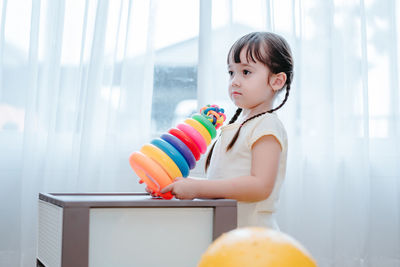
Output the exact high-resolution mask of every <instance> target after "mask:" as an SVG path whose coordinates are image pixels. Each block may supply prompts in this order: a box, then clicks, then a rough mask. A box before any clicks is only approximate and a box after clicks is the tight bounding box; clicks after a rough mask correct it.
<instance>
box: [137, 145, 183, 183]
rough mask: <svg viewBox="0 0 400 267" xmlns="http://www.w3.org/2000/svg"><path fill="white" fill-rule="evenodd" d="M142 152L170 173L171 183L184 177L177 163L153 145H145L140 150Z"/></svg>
mask: <svg viewBox="0 0 400 267" xmlns="http://www.w3.org/2000/svg"><path fill="white" fill-rule="evenodd" d="M140 152H142V153H143V154H145V155H146V156H148V157H149V158H151V159H152V160H154V161H155V162H157V163H158V164H160V165H161V167H163V169H164V170H165V171H166V172H167V173H168V175H169V177H170V178H171V181H173V180H174V179H175V178H177V177H182V173H181V171H180V170H179V168H178V166H177V165H176V164H175V162H174V161H173V160H172V159H171V158H170V157H168V155H167V154H166V153H165V152H164V151H162V150H161V149H159V148H158V147H156V146H154V145H152V144H145V145H144V146H143V147H142V148H141V149H140Z"/></svg>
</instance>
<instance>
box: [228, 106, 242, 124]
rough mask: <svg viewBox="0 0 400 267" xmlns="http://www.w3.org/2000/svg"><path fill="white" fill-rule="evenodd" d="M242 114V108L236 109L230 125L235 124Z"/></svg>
mask: <svg viewBox="0 0 400 267" xmlns="http://www.w3.org/2000/svg"><path fill="white" fill-rule="evenodd" d="M240 113H242V109H241V108H238V109H236V112H235V115H233V117H232V119H231V120H230V121H229V123H228V124H232V123H234V122H235V121H236V120H237V118H238V117H239V115H240Z"/></svg>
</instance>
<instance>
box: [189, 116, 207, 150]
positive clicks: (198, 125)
mask: <svg viewBox="0 0 400 267" xmlns="http://www.w3.org/2000/svg"><path fill="white" fill-rule="evenodd" d="M185 123H187V124H189V125H190V126H192V127H193V128H195V129H196V131H198V132H199V134H201V136H203V139H204V140H205V141H206V144H207V146H208V145H209V144H210V143H211V135H210V133H209V132H208V130H207V129H206V128H205V127H204V126H203V125H202V124H201V123H200V122H198V121H196V120H194V119H191V118H188V119H186V120H185Z"/></svg>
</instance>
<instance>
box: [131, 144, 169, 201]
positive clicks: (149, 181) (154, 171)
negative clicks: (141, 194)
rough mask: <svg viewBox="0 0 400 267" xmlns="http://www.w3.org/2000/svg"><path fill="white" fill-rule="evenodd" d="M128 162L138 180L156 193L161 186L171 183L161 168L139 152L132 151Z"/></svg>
mask: <svg viewBox="0 0 400 267" xmlns="http://www.w3.org/2000/svg"><path fill="white" fill-rule="evenodd" d="M129 163H130V165H131V167H132V169H133V170H134V171H135V173H136V174H137V175H138V176H139V177H140V180H141V181H143V182H144V183H146V185H147V186H148V187H149V188H150V189H151V190H152V191H153V192H155V193H157V194H159V192H160V190H161V189H162V188H164V187H166V186H167V185H169V184H171V183H172V181H171V178H170V177H169V176H168V174H167V173H166V172H165V171H164V170H163V168H161V166H160V165H158V164H157V163H156V162H154V161H153V160H152V159H150V158H149V157H147V156H146V155H144V154H143V153H141V152H133V153H132V155H131V156H130V157H129Z"/></svg>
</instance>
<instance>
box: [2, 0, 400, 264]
mask: <svg viewBox="0 0 400 267" xmlns="http://www.w3.org/2000/svg"><path fill="white" fill-rule="evenodd" d="M202 1H204V0H202ZM172 2H179V1H172ZM172 2H170V3H172ZM163 3H164V2H163ZM182 3H183V2H182ZM184 3H185V5H183V4H182V5H181V6H182V8H183V10H179V12H185V8H186V4H187V3H188V1H184ZM191 3H192V4H193V5H195V6H196V8H198V10H199V11H198V12H201V13H200V14H199V16H200V21H201V23H200V27H206V28H205V29H204V28H203V29H202V30H200V31H199V32H200V33H201V38H202V40H200V41H199V42H198V43H199V45H200V46H206V47H199V51H200V53H199V54H200V55H203V56H204V57H205V58H202V59H201V60H200V59H199V63H200V62H201V66H202V67H201V68H203V69H202V72H201V71H200V70H199V71H200V74H201V77H199V79H203V80H202V81H200V83H199V85H201V86H203V87H202V88H200V89H199V90H200V91H199V92H198V98H199V101H200V102H209V103H220V104H224V105H226V106H225V107H226V109H227V110H228V112H232V110H233V107H232V106H231V105H229V104H226V103H229V100H228V99H227V94H226V86H227V83H226V82H227V80H226V66H225V62H226V53H227V51H228V49H229V46H230V45H231V44H232V42H233V41H234V40H236V39H237V38H238V37H240V36H241V35H243V34H245V33H248V32H249V31H254V30H267V31H274V32H276V33H278V34H281V35H283V36H284V37H286V39H287V40H288V41H289V43H290V44H291V47H292V50H293V55H294V60H295V80H294V84H293V86H292V91H291V94H290V97H289V101H288V102H287V103H286V105H285V106H284V107H283V109H282V110H281V111H279V112H278V115H279V116H280V117H281V118H282V120H283V121H284V123H285V125H286V128H287V131H288V135H289V161H288V169H287V177H286V183H285V185H284V189H283V192H282V199H281V204H280V210H279V211H278V219H279V223H280V226H281V229H282V231H285V232H287V233H289V234H290V235H292V236H294V237H295V238H297V239H298V240H299V241H300V242H301V243H303V244H304V245H305V246H306V247H307V248H308V249H309V250H310V251H311V252H312V254H313V255H314V256H315V258H316V259H317V261H318V262H319V265H320V266H340V267H343V266H371V267H372V266H374V267H375V266H379V267H389V266H390V267H394V266H400V182H399V178H400V168H399V166H398V165H399V162H400V108H399V102H400V95H399V79H398V76H399V62H400V61H399V60H400V58H399V48H400V47H399V40H398V39H399V36H400V31H399V26H398V25H399V14H400V11H399V10H400V6H399V4H398V3H397V1H395V0H384V1H383V0H379V1H378V0H357V1H355V0H340V1H339V0H331V1H323V0H307V1H305V0H303V1H300V0H296V1H294V0H220V1H212V2H211V1H209V2H208V4H207V3H206V4H204V3H203V4H204V5H203V6H202V8H201V9H200V8H199V1H198V0H193V1H191ZM158 4H161V2H158ZM158 4H157V1H156V0H147V1H143V0H126V1H105V0H99V1H95V0H87V1H79V0H76V1H72V0H68V1H51V0H47V1H45V0H42V1H40V0H33V1H22V0H13V1H7V0H3V1H0V23H1V24H0V30H1V32H0V66H1V72H0V266H33V265H34V258H35V253H36V247H35V242H36V227H37V223H36V220H37V210H36V209H37V206H36V205H37V204H36V203H37V194H38V192H68V191H70V192H71V191H73V192H83V191H86V192H87V191H102V192H105V191H137V190H143V187H142V186H139V185H138V184H137V180H135V177H134V175H133V173H132V171H131V170H130V168H129V166H128V164H127V158H128V156H129V154H130V153H131V152H132V151H134V150H135V149H137V148H138V147H139V146H140V145H141V144H143V143H144V142H145V141H148V139H149V138H150V135H151V125H150V124H151V123H150V122H151V116H150V113H151V109H152V95H153V75H154V74H153V69H154V62H155V61H156V58H155V46H156V37H157V34H156V33H157V30H158V28H157V27H158V26H156V25H160V23H161V24H162V23H163V22H162V21H161V22H160V21H158V22H157V19H158V20H160V17H161V16H158V15H156V14H159V13H157V12H159V10H157V5H158ZM164 8H165V6H164V7H163V9H164ZM200 10H201V11H200ZM174 12H175V13H171V14H172V15H171V16H173V17H174V18H176V17H178V19H179V16H178V15H173V14H178V10H176V11H174ZM16 14H18V16H17V15H16ZM179 14H180V13H179ZM210 18H211V20H212V21H211V25H210V23H209V21H207V20H209V19H210ZM167 19H168V18H167ZM169 19H171V20H172V17H170V18H169ZM185 19H186V18H185ZM177 25H183V26H185V21H182V22H181V23H178V24H177ZM210 28H211V29H210ZM174 32H177V33H181V32H183V30H181V29H177V28H173V29H170V30H168V31H167V32H165V30H164V32H163V33H162V34H161V33H160V34H159V36H164V37H165V36H169V35H171V36H172V35H173V33H174ZM197 34H198V33H197V32H194V33H193V34H192V36H190V38H192V37H193V36H196V35H197ZM204 38H205V39H204ZM196 44H197V43H196ZM207 49H208V50H209V53H210V54H211V55H212V56H210V55H205V54H204V52H205V51H207ZM182 51H187V50H184V49H183V50H182ZM176 55H178V56H181V57H185V58H190V56H191V55H186V54H184V53H183V52H182V55H179V53H178V54H176ZM207 65H208V66H210V69H212V71H210V70H209V69H208V70H204V67H205V66H207ZM208 75H209V76H210V77H209V79H210V80H212V82H211V83H210V81H207V80H205V79H206V78H205V76H208ZM209 84H211V85H212V86H213V88H212V90H210V89H207V88H206V87H207V86H206V85H208V86H209Z"/></svg>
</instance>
